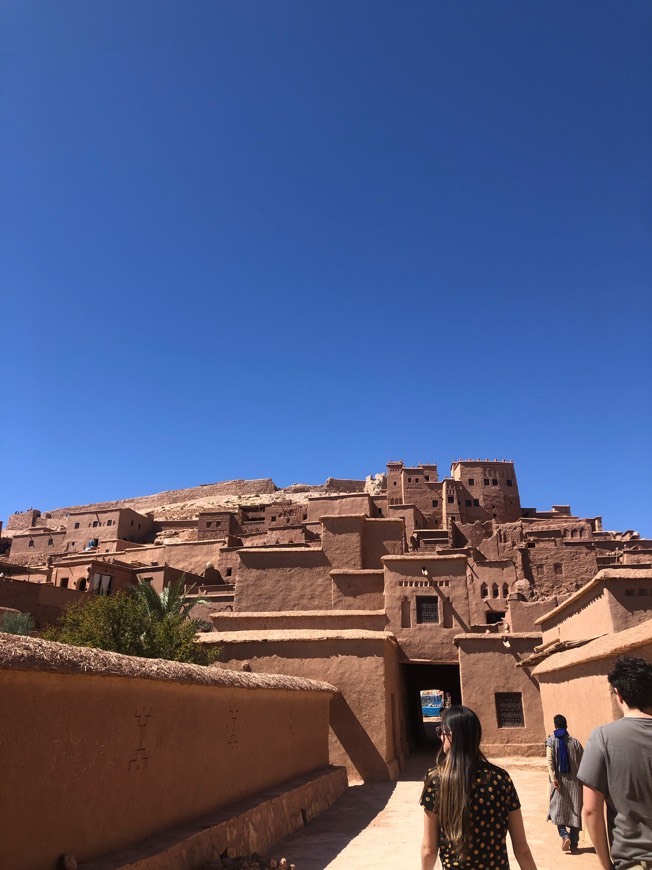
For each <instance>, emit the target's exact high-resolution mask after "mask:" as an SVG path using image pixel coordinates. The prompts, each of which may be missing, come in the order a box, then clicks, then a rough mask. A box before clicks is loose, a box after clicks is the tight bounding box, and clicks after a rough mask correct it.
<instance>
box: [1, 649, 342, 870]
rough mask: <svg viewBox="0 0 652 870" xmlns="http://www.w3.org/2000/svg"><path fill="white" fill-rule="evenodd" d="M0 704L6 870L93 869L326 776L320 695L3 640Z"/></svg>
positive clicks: (319, 689) (314, 687) (321, 686)
mask: <svg viewBox="0 0 652 870" xmlns="http://www.w3.org/2000/svg"><path fill="white" fill-rule="evenodd" d="M0 691H1V694H2V699H3V728H2V731H1V732H0V752H2V757H3V759H4V761H3V775H2V779H1V782H0V802H1V803H2V807H3V812H2V814H1V816H0V866H2V867H11V868H12V870H54V868H55V867H57V866H58V864H57V859H58V857H59V856H60V855H61V854H62V853H63V852H70V853H72V854H74V855H75V856H76V858H77V860H78V861H81V862H83V861H90V860H93V859H96V858H99V857H100V856H102V855H104V854H106V853H109V852H112V851H114V850H116V849H121V848H125V847H128V846H130V845H131V844H134V843H137V842H138V841H140V840H142V839H143V838H145V837H148V836H151V835H152V834H155V833H158V832H162V831H165V830H166V829H168V828H170V827H172V826H175V825H179V824H183V823H186V822H189V821H191V820H193V819H195V818H197V817H200V816H202V815H204V814H206V813H208V812H211V811H214V810H216V809H219V808H220V807H226V806H228V805H229V804H232V803H234V802H236V801H239V800H242V799H243V798H245V797H248V796H251V795H255V794H256V793H258V792H260V791H263V790H265V789H268V788H270V787H272V786H275V785H278V784H280V783H283V782H285V781H287V780H289V779H292V778H293V777H297V776H302V775H305V774H307V773H309V772H311V771H316V770H319V769H321V768H324V767H326V766H327V764H328V736H327V735H328V715H329V705H330V699H331V697H332V696H333V694H334V691H335V690H334V689H333V688H332V687H331V686H328V685H327V684H325V683H316V682H314V681H305V680H296V679H292V678H289V677H272V676H265V675H256V674H246V673H238V674H236V673H231V672H228V671H224V670H220V669H215V668H201V667H199V666H197V665H182V664H178V663H175V662H161V661H156V662H149V661H146V660H143V659H134V658H131V657H129V656H121V655H117V654H115V653H105V652H100V651H98V650H86V649H80V648H78V647H70V646H64V645H62V644H51V643H47V642H46V641H41V640H38V639H35V638H15V637H12V636H9V635H0ZM262 712H264V715H261V713H262ZM270 722H271V723H273V727H270ZM44 723H47V727H44ZM80 735H84V739H80ZM36 818H38V836H35V827H34V825H35V819H36Z"/></svg>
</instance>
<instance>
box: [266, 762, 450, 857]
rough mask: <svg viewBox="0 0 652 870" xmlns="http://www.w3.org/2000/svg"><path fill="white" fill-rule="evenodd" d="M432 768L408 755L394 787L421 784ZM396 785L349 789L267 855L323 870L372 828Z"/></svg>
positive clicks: (385, 784)
mask: <svg viewBox="0 0 652 870" xmlns="http://www.w3.org/2000/svg"><path fill="white" fill-rule="evenodd" d="M432 765H433V756H432V755H426V754H417V755H411V756H410V758H409V759H408V761H407V764H406V766H405V768H404V769H403V770H402V771H401V775H400V777H399V779H398V783H400V782H421V781H422V780H423V777H424V775H425V773H426V771H427V769H428V768H429V767H432ZM398 783H397V782H374V783H366V784H362V785H352V786H351V787H350V788H348V789H347V791H346V792H345V793H344V794H343V795H342V797H341V798H340V799H339V800H338V801H336V802H335V803H334V804H333V806H332V807H331V808H330V809H328V810H326V812H324V813H322V815H321V816H319V818H317V819H315V820H314V821H313V822H310V823H309V824H308V825H306V826H305V827H303V828H300V829H299V830H298V831H295V833H294V834H290V835H289V836H288V837H286V838H285V839H284V840H281V842H279V843H277V844H276V845H275V846H274V847H273V849H271V850H270V855H273V856H274V857H276V858H278V857H280V856H283V857H287V859H288V861H289V862H291V863H295V864H296V865H297V867H298V868H300V870H324V868H326V867H328V865H329V864H330V863H331V862H332V861H333V860H334V859H335V858H336V857H337V856H338V855H339V854H340V852H342V851H343V850H344V849H345V848H346V847H347V846H348V845H349V843H350V842H351V840H353V839H354V838H355V837H357V836H358V834H360V832H361V831H363V830H365V828H368V827H369V826H370V825H372V824H373V821H374V819H375V818H376V817H377V816H378V815H379V813H381V812H382V811H383V810H384V809H385V807H386V806H387V803H388V801H389V799H390V797H391V796H392V794H393V793H394V790H395V789H396V787H397V784H398ZM416 812H417V806H416V804H415V813H416Z"/></svg>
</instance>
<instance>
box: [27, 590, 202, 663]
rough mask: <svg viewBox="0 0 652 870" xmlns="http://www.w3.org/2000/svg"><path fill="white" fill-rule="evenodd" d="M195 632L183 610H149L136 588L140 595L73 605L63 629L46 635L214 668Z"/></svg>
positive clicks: (127, 594)
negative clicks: (197, 640) (210, 665)
mask: <svg viewBox="0 0 652 870" xmlns="http://www.w3.org/2000/svg"><path fill="white" fill-rule="evenodd" d="M142 585H143V584H139V587H140V586H142ZM151 591H152V592H154V595H156V592H155V591H154V590H151ZM157 597H158V596H157ZM168 597H169V596H168ZM196 631H197V628H196V625H195V623H194V621H193V620H192V619H189V618H188V617H187V616H186V615H184V613H183V612H182V611H181V609H175V610H171V611H170V610H168V609H166V608H159V609H155V608H150V607H149V606H148V602H147V600H146V597H145V595H143V594H139V591H138V589H137V590H136V594H134V593H133V592H131V591H125V592H119V593H118V594H117V595H92V596H91V600H90V601H88V600H84V601H80V602H78V603H77V604H73V605H72V606H71V607H69V608H68V610H67V611H66V612H65V614H64V615H63V617H62V619H61V624H60V626H59V627H58V628H51V629H48V630H47V631H46V632H45V633H44V635H43V636H44V637H45V638H46V639H48V640H57V641H59V642H61V643H69V644H73V645H75V646H87V647H94V648H95V649H103V650H109V651H111V652H118V653H124V654H125V655H130V656H141V657H142V658H148V659H151V658H158V659H169V660H171V661H177V662H191V663H194V664H201V665H207V664H210V663H211V662H213V661H215V659H216V658H217V656H218V652H217V651H215V650H211V649H207V648H206V647H205V646H202V645H200V644H197V643H195V641H194V638H195V633H196Z"/></svg>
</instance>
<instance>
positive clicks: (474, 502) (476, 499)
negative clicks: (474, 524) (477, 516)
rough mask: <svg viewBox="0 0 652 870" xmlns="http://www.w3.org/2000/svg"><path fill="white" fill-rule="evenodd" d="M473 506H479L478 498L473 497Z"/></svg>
mask: <svg viewBox="0 0 652 870" xmlns="http://www.w3.org/2000/svg"><path fill="white" fill-rule="evenodd" d="M473 507H480V499H479V498H474V499H473Z"/></svg>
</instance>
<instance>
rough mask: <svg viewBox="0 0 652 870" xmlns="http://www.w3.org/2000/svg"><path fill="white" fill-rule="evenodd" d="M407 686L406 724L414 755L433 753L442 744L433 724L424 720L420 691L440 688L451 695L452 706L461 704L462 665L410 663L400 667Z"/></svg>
mask: <svg viewBox="0 0 652 870" xmlns="http://www.w3.org/2000/svg"><path fill="white" fill-rule="evenodd" d="M401 669H402V671H403V685H404V687H405V701H404V703H405V723H406V729H407V739H408V744H409V746H410V751H411V752H420V751H424V750H425V751H431V750H432V749H434V748H435V747H436V746H438V744H439V740H438V738H437V737H436V735H435V733H434V724H433V725H430V724H426V723H424V721H423V713H422V709H421V692H422V691H427V690H433V689H439V690H440V691H441V692H447V693H449V694H450V700H451V703H452V704H461V703H462V691H461V687H460V668H459V665H431V664H422V663H416V662H408V663H407V664H403V665H401Z"/></svg>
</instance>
